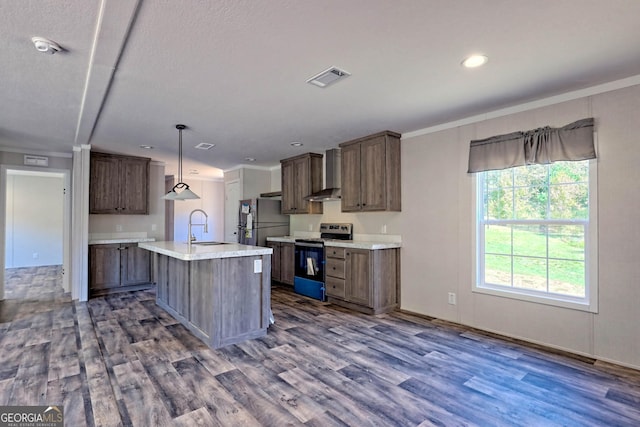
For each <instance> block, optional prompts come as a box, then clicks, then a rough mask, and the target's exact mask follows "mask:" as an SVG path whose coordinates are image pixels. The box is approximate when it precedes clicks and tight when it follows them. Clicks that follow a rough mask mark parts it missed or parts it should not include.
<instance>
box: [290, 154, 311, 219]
mask: <svg viewBox="0 0 640 427" xmlns="http://www.w3.org/2000/svg"><path fill="white" fill-rule="evenodd" d="M293 176H294V177H295V178H294V180H295V192H294V200H295V213H299V214H302V213H309V202H307V201H306V200H305V199H304V198H305V197H306V196H308V195H309V194H311V164H310V162H309V158H302V159H296V160H295V161H294V162H293Z"/></svg>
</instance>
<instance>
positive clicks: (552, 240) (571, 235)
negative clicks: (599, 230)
mask: <svg viewBox="0 0 640 427" xmlns="http://www.w3.org/2000/svg"><path fill="white" fill-rule="evenodd" d="M549 258H563V259H569V260H579V261H584V259H585V254H584V227H583V226H581V225H552V226H549Z"/></svg>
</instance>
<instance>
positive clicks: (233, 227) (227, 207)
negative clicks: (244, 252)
mask: <svg viewBox="0 0 640 427" xmlns="http://www.w3.org/2000/svg"><path fill="white" fill-rule="evenodd" d="M224 192H225V194H224V240H225V242H235V243H237V242H238V241H239V240H238V222H239V219H238V215H239V213H238V210H239V209H240V181H239V180H233V181H229V182H227V183H226V184H225V189H224Z"/></svg>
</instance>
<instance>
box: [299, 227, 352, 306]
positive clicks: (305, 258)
mask: <svg viewBox="0 0 640 427" xmlns="http://www.w3.org/2000/svg"><path fill="white" fill-rule="evenodd" d="M352 239H353V224H344V223H322V224H320V238H305V239H296V250H295V277H294V281H293V289H294V291H295V292H296V293H299V294H301V295H306V296H308V297H311V298H315V299H318V300H320V301H325V299H326V298H325V287H324V266H325V257H324V244H325V242H326V241H329V240H343V241H344V240H352Z"/></svg>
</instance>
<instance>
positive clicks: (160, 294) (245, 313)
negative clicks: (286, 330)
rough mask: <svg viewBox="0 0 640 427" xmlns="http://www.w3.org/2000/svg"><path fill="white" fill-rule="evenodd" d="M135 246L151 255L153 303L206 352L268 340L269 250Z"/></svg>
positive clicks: (197, 245)
mask: <svg viewBox="0 0 640 427" xmlns="http://www.w3.org/2000/svg"><path fill="white" fill-rule="evenodd" d="M138 245H139V247H140V248H142V249H146V250H148V251H151V252H153V253H154V263H153V264H154V277H155V280H156V283H157V290H156V303H157V304H158V305H159V306H160V307H162V308H163V309H165V310H166V311H167V312H169V313H170V314H171V315H172V316H173V317H174V318H176V319H177V320H178V321H180V322H181V323H182V324H183V325H184V326H186V327H187V328H188V329H189V330H190V331H191V332H192V333H193V334H194V335H195V336H197V337H198V338H200V339H201V340H202V341H204V342H205V343H206V344H207V345H208V346H209V347H212V348H219V347H223V346H225V345H229V344H235V343H238V342H241V341H244V340H248V339H253V338H258V337H262V336H264V335H266V333H267V327H268V326H269V317H270V313H271V254H272V252H273V250H272V249H271V248H263V247H259V246H247V245H240V244H237V243H222V244H216V243H215V242H201V243H194V244H192V245H188V244H187V243H180V242H143V243H139V244H138Z"/></svg>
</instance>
